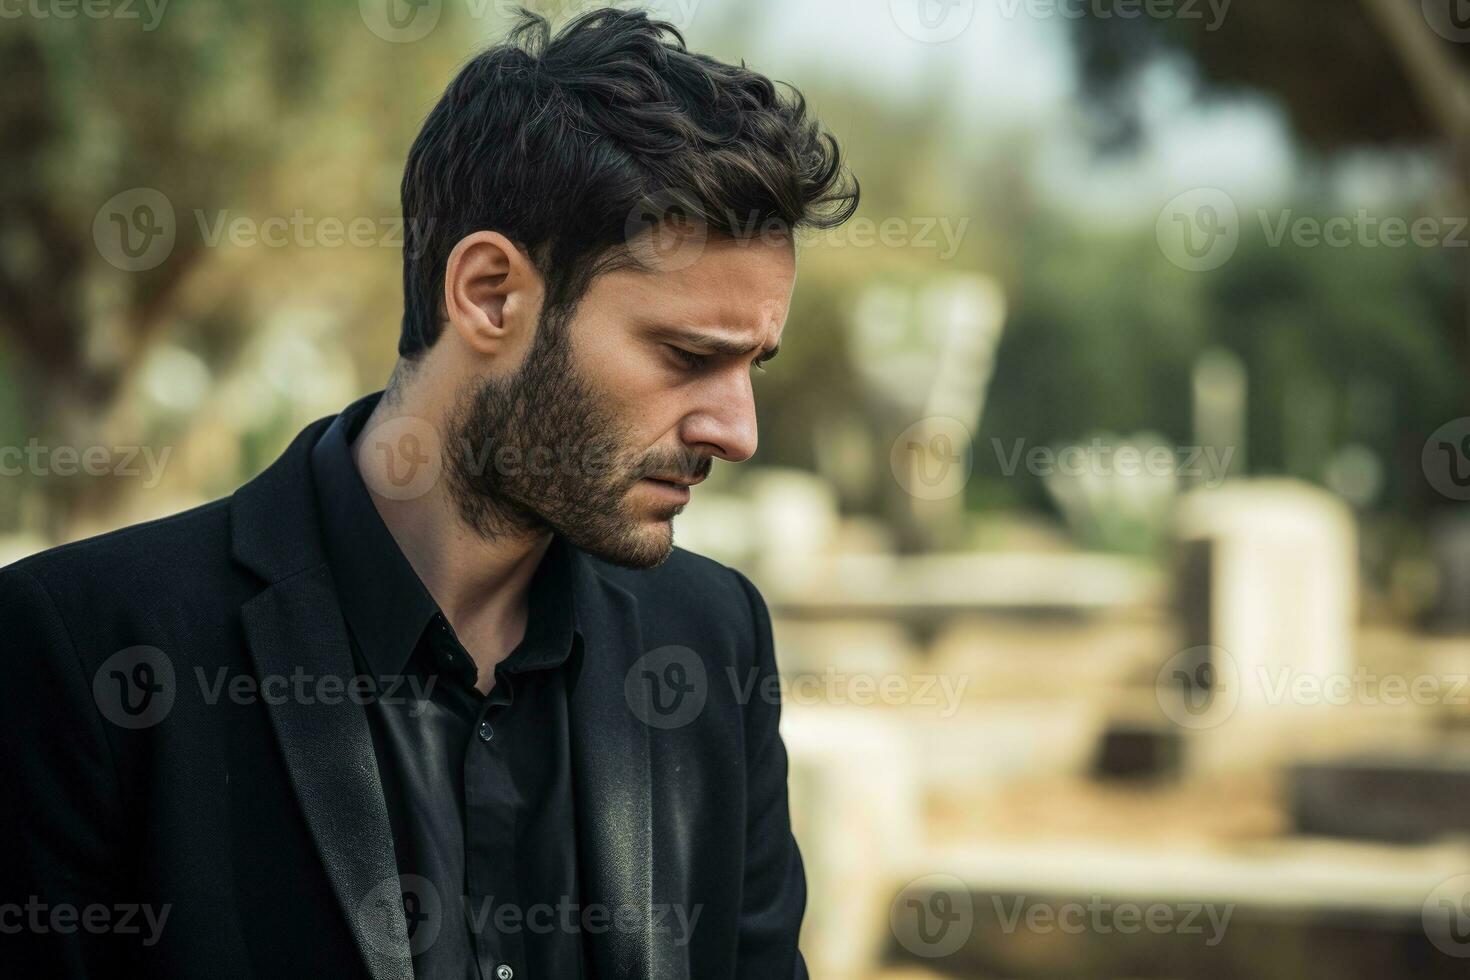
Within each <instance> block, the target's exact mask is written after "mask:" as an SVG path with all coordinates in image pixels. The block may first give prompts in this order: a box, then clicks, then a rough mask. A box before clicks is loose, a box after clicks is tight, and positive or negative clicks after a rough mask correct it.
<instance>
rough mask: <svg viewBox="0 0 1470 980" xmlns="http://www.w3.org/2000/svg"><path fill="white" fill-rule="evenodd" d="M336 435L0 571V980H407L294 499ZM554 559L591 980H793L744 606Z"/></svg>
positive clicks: (781, 811) (729, 592) (358, 721)
mask: <svg viewBox="0 0 1470 980" xmlns="http://www.w3.org/2000/svg"><path fill="white" fill-rule="evenodd" d="M330 422H331V419H330V418H329V419H323V420H321V421H318V422H316V423H314V424H312V425H311V426H309V427H308V428H306V429H305V430H304V431H303V432H302V433H301V434H300V435H299V436H297V438H296V439H295V441H293V442H292V444H291V446H290V447H289V448H288V449H287V450H286V451H285V453H284V454H283V455H282V456H281V458H280V459H278V460H277V461H276V462H275V463H273V464H272V465H271V466H270V468H268V469H267V470H266V471H265V472H264V473H262V474H261V475H260V476H258V477H257V478H255V479H254V480H252V481H251V482H250V483H248V484H246V485H245V486H244V487H242V488H240V489H239V490H238V491H236V492H235V493H234V494H233V495H232V496H230V497H228V498H225V499H223V500H218V501H215V502H213V503H209V504H205V505H203V506H201V507H198V508H195V509H193V510H190V511H186V512H184V513H182V514H177V515H175V516H173V517H169V518H165V519H163V520H159V521H153V522H150V523H146V524H140V525H137V526H135V527H128V528H123V529H122V530H119V531H115V532H113V533H110V534H105V535H102V536H100V537H96V538H91V539H89V540H85V541H80V542H77V543H74V544H69V545H65V546H62V547H59V548H54V549H52V550H50V551H46V552H44V553H42V554H39V555H35V556H32V557H30V558H27V559H25V560H23V561H20V562H18V563H16V564H13V565H10V566H8V567H7V568H5V569H3V570H0V795H3V800H0V976H6V977H10V976H16V977H20V976H26V977H29V976H64V977H107V976H132V975H141V976H148V977H157V978H162V977H181V978H184V977H187V978H198V977H264V978H276V977H312V978H315V980H320V978H324V977H348V976H371V977H377V978H386V977H410V976H412V972H413V971H412V967H411V963H410V956H409V940H408V932H407V926H406V920H405V917H404V910H403V907H402V903H401V902H400V901H398V891H397V887H396V886H397V884H398V882H397V871H396V868H395V863H394V854H393V847H392V842H391V838H390V831H389V824H388V813H387V809H386V807H385V804H384V800H383V792H382V788H381V786H380V783H379V780H378V772H377V764H376V761H375V759H374V754H373V748H372V744H371V741H370V736H369V732H368V725H367V720H366V715H365V712H364V711H363V709H362V707H361V704H360V701H359V700H358V699H354V698H353V697H350V696H344V695H343V693H342V692H343V691H345V690H346V688H345V684H346V683H347V679H349V678H351V677H352V676H353V674H354V673H355V671H354V667H353V663H352V659H351V654H350V652H349V647H348V638H347V633H346V627H345V625H344V621H343V618H342V615H341V612H340V610H339V604H338V598H337V594H336V592H335V587H334V585H333V581H332V577H331V575H330V574H329V572H328V567H327V564H326V560H325V557H324V555H323V551H322V541H321V532H320V529H319V527H318V525H317V519H316V511H315V502H314V498H313V491H312V487H311V483H310V471H309V466H308V457H309V453H310V449H311V446H312V445H313V444H314V443H315V441H316V439H317V438H318V437H319V436H320V434H321V433H322V432H323V431H324V430H325V428H326V426H327V425H328V424H329V423H330ZM569 550H570V551H571V552H572V554H573V566H574V570H573V576H572V578H573V582H574V585H573V595H574V601H575V602H576V604H577V609H578V616H579V618H580V620H581V622H582V626H583V629H584V631H585V634H586V643H585V645H584V647H583V650H582V655H581V656H580V657H579V658H577V659H576V661H575V662H574V663H573V664H572V665H571V667H572V669H573V670H574V672H575V678H576V679H575V693H574V694H573V695H572V700H571V704H570V724H571V728H572V753H573V757H572V766H573V792H574V796H575V801H576V803H575V806H576V823H577V846H578V851H579V855H580V862H581V869H580V874H581V882H582V884H581V886H580V887H581V890H582V894H581V901H582V904H583V906H584V908H585V907H588V906H600V907H602V908H603V909H604V917H603V918H600V919H598V920H595V921H594V920H588V921H592V922H593V928H592V929H590V930H589V934H588V936H587V943H588V956H589V966H590V972H591V975H593V976H596V977H602V978H621V977H629V978H649V980H652V978H659V980H662V978H685V977H687V978H694V980H718V978H725V977H750V978H759V980H768V978H785V977H805V976H806V968H805V966H804V964H803V962H802V958H801V955H800V954H799V953H798V952H797V948H796V940H797V932H798V929H799V927H800V923H801V916H802V911H803V907H804V904H805V897H806V896H805V883H804V878H803V873H802V866H801V858H800V856H799V854H798V853H797V848H796V843H795V841H794V840H793V838H792V835H791V830H790V821H789V817H788V814H787V803H786V753H785V749H784V747H783V746H782V743H781V740H780V737H779V736H778V734H777V719H778V716H779V710H780V709H779V702H778V698H777V697H776V690H777V685H776V682H775V680H774V675H775V671H776V667H775V662H774V655H773V650H772V641H771V628H770V620H769V617H768V614H767V611H766V607H765V604H764V603H763V602H762V600H761V598H760V596H759V594H758V593H757V592H756V591H755V589H754V588H753V587H752V586H751V584H750V583H749V581H747V580H746V579H745V578H744V577H743V576H741V575H740V574H739V573H738V572H735V571H733V570H731V569H729V568H726V567H724V566H723V565H720V564H718V563H716V562H713V561H710V560H708V559H705V558H701V557H698V556H696V555H693V554H690V553H688V552H685V551H682V550H677V549H676V550H675V552H674V554H673V556H672V557H670V559H669V560H668V561H667V562H666V563H664V564H663V565H662V566H660V567H659V568H657V569H653V570H649V571H628V570H624V569H620V568H616V567H614V566H611V565H608V564H606V563H604V562H601V561H599V560H597V559H595V558H593V557H591V556H590V555H587V554H586V553H583V552H580V551H578V550H577V549H569ZM139 647H144V648H153V649H151V650H149V649H144V650H141V651H140V650H138V649H137V648H139ZM645 657H646V659H644V658H645ZM671 665H676V666H671ZM170 668H171V673H172V676H170ZM293 676H296V677H304V678H305V683H306V684H307V685H309V686H308V687H306V688H297V689H296V690H302V689H304V690H307V691H309V692H311V694H310V696H308V697H300V696H283V695H286V694H288V692H289V691H290V690H292V689H290V688H287V687H285V685H286V684H287V683H288V681H289V679H290V678H292V677H293ZM267 678H272V679H273V680H272V682H271V683H270V684H267V683H266V681H267ZM283 678H284V679H286V680H283ZM324 679H325V680H324ZM337 679H340V683H341V684H342V685H344V686H343V687H335V688H334V687H332V686H331V685H333V684H336V683H338V682H339V681H338V680H337ZM221 680H224V682H225V683H226V684H227V685H233V688H231V687H226V688H220V687H219V683H220V682H221ZM666 681H673V682H675V686H674V687H672V688H671V687H669V686H668V684H666V683H665V684H663V686H660V683H661V682H666ZM291 683H294V682H291ZM256 685H259V686H258V687H257V686H256ZM232 689H233V690H234V691H235V693H234V694H231V693H230V691H231V690H232ZM334 691H335V692H336V694H335V695H334V694H333V692H334ZM252 692H254V694H253V695H252ZM124 698H127V699H128V700H121V699H124ZM690 699H692V700H690ZM211 702H213V703H211ZM139 709H141V710H142V713H141V714H136V715H135V714H129V712H130V711H138V710H139ZM678 912H682V914H683V916H684V920H685V921H688V920H689V919H691V918H692V917H693V916H695V915H697V916H698V918H697V919H695V920H694V922H695V926H694V929H693V931H692V938H687V940H686V937H685V935H684V932H683V930H681V929H679V928H678V927H677V922H678V919H677V918H676V914H677V913H678ZM165 915H166V918H164V916H165ZM150 917H151V918H150ZM160 922H161V928H159V923H160ZM599 924H600V925H601V928H598V925H599ZM525 980H541V978H525ZM546 980H554V978H546Z"/></svg>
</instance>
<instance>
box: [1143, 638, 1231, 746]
mask: <svg viewBox="0 0 1470 980" xmlns="http://www.w3.org/2000/svg"><path fill="white" fill-rule="evenodd" d="M1240 687H1241V678H1240V667H1239V666H1238V665H1237V664H1236V662H1235V658H1234V657H1232V656H1231V655H1230V652H1229V651H1228V650H1223V649H1221V648H1220V647H1216V646H1197V647H1190V648H1189V649H1188V650H1180V651H1179V652H1178V653H1176V654H1174V656H1172V657H1170V658H1169V659H1168V660H1166V661H1165V662H1164V666H1163V667H1161V668H1160V669H1159V673H1158V676H1157V677H1156V678H1155V680H1154V696H1155V697H1156V698H1157V699H1158V702H1159V708H1160V710H1162V711H1163V712H1164V715H1165V717H1167V718H1168V719H1169V720H1170V721H1172V722H1174V724H1176V725H1178V726H1180V727H1181V728H1190V729H1196V730H1200V729H1207V728H1215V727H1216V726H1218V725H1222V724H1224V723H1225V722H1226V721H1227V720H1228V719H1229V718H1230V716H1231V715H1233V714H1234V713H1235V708H1236V706H1237V705H1238V704H1239V703H1240Z"/></svg>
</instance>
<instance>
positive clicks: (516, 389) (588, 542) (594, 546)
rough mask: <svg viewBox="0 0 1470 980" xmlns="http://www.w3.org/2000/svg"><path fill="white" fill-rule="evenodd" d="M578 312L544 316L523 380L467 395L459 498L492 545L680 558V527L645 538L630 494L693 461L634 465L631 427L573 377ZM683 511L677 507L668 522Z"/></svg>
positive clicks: (456, 430)
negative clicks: (529, 542) (549, 534)
mask: <svg viewBox="0 0 1470 980" xmlns="http://www.w3.org/2000/svg"><path fill="white" fill-rule="evenodd" d="M571 313H572V311H571V310H565V311H556V312H549V313H546V314H543V316H542V318H541V322H540V323H539V324H538V326H537V330H536V337H535V339H534V341H533V342H532V346H531V350H530V352H529V353H528V354H527V355H526V362H525V364H524V365H522V367H521V369H520V371H518V372H517V373H516V374H515V375H514V376H512V377H510V378H507V379H503V380H490V381H484V382H476V383H475V384H474V386H472V387H470V388H469V389H467V390H466V391H464V392H462V393H461V395H460V397H459V399H458V401H457V404H456V406H455V408H454V410H453V412H452V413H451V415H450V418H449V420H448V429H449V433H448V434H449V446H448V448H447V453H446V456H447V458H448V462H449V466H448V468H447V472H448V477H449V479H448V485H449V489H450V494H451V496H452V497H453V499H454V501H455V504H456V506H457V507H458V508H459V512H460V516H461V518H462V519H463V520H464V522H465V524H466V525H468V526H469V527H470V528H472V529H473V530H474V531H475V532H476V533H477V534H479V535H480V536H481V537H483V538H485V539H487V540H492V539H495V538H498V537H501V536H504V535H515V534H527V533H537V532H540V531H544V530H547V529H550V530H553V531H555V532H557V533H558V534H560V535H562V536H563V537H565V538H566V539H567V540H568V541H570V542H571V543H572V544H574V545H576V546H577V547H579V548H582V549H583V550H584V551H588V552H591V553H592V554H594V555H597V556H598V557H599V558H603V559H605V560H607V561H610V562H613V563H615V564H618V565H623V566H626V567H629V568H652V567H654V566H655V565H658V564H661V563H662V562H663V561H664V560H665V559H667V558H668V557H669V554H670V553H671V552H672V550H673V529H672V527H671V526H670V525H669V524H668V523H665V524H664V525H663V527H664V531H663V532H662V533H659V532H658V531H657V529H656V528H644V529H642V530H643V533H641V534H640V533H639V531H640V527H639V525H640V522H639V521H638V520H637V519H636V518H635V517H634V516H633V515H632V514H631V513H630V510H629V507H628V503H627V494H628V491H629V490H630V489H631V488H632V487H633V486H634V485H635V484H636V483H637V482H638V480H639V479H641V478H642V477H644V476H646V475H648V474H649V473H654V472H667V471H669V470H676V469H679V468H680V465H681V464H682V466H683V467H685V468H686V471H687V467H689V466H690V462H689V461H687V460H684V459H680V460H679V461H678V462H677V463H676V464H675V465H674V466H664V467H662V468H661V469H660V468H655V467H654V466H652V465H650V463H651V461H650V460H644V461H641V464H640V461H639V460H637V459H636V458H634V457H635V455H636V454H634V453H633V452H631V451H630V450H629V449H628V448H627V447H628V446H629V443H630V439H629V437H628V434H627V431H626V429H625V427H623V426H621V425H620V424H619V423H618V422H617V420H616V419H615V418H614V417H613V416H612V415H611V414H610V413H609V412H608V411H607V410H606V409H605V408H604V407H603V406H602V404H601V403H600V402H599V400H598V398H597V396H596V395H595V393H594V392H593V391H592V390H591V389H590V387H589V386H588V385H587V383H586V382H585V381H584V379H582V378H581V377H580V376H579V375H578V374H577V373H576V372H575V371H574V370H573V367H572V363H571V350H570V343H569V338H568V330H567V327H568V324H569V321H570V319H571ZM702 463H703V468H704V470H707V469H708V464H709V461H708V460H703V461H702ZM695 465H696V471H697V469H698V464H695ZM682 509H683V507H682V506H678V507H671V508H669V509H668V512H667V514H666V515H663V516H664V517H665V521H666V522H667V520H668V519H672V518H673V516H674V515H675V514H677V513H678V512H679V511H680V510H682Z"/></svg>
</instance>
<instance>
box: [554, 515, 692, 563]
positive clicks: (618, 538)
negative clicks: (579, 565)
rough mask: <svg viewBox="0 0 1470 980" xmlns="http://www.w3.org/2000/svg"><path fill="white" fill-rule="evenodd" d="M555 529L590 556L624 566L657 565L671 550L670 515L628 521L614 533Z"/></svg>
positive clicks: (672, 543)
mask: <svg viewBox="0 0 1470 980" xmlns="http://www.w3.org/2000/svg"><path fill="white" fill-rule="evenodd" d="M556 531H557V532H558V533H559V534H561V535H562V537H564V538H566V539H567V540H568V541H570V542H571V543H572V544H574V545H576V546H577V547H578V548H581V549H582V550H583V551H585V552H587V553H588V554H589V555H593V556H595V557H597V558H601V559H602V560H603V561H605V562H608V563H609V564H613V565H618V566H621V567H623V568H632V569H647V568H657V567H658V566H659V565H662V564H663V563H664V562H666V561H668V558H669V555H671V554H673V553H674V524H673V519H672V517H664V518H657V517H655V518H644V519H642V520H629V521H627V522H626V523H625V524H623V525H622V527H621V528H619V530H618V531H617V532H615V533H611V534H610V533H607V530H606V529H598V531H597V532H595V533H588V531H589V529H580V528H570V527H567V528H556Z"/></svg>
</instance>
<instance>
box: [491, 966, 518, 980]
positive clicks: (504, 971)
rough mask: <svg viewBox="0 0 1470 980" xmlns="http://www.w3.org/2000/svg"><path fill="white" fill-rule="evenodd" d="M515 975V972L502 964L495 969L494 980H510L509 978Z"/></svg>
mask: <svg viewBox="0 0 1470 980" xmlns="http://www.w3.org/2000/svg"><path fill="white" fill-rule="evenodd" d="M515 975H516V971H514V970H512V969H511V968H510V967H508V966H506V965H505V964H504V963H502V964H500V965H499V966H497V967H496V968H495V980H510V978H511V977H513V976H515Z"/></svg>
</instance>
